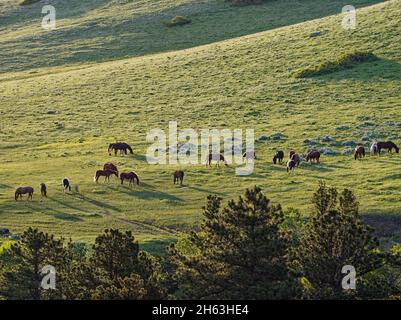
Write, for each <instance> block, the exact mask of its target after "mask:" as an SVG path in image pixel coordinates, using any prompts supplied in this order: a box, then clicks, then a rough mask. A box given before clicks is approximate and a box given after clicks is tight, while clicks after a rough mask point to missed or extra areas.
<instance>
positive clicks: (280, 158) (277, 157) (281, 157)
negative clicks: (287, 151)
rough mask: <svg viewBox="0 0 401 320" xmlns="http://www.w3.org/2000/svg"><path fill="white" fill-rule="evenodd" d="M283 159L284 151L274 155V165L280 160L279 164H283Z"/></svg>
mask: <svg viewBox="0 0 401 320" xmlns="http://www.w3.org/2000/svg"><path fill="white" fill-rule="evenodd" d="M283 159H284V151H282V150H278V151H276V152H275V153H274V157H273V163H274V164H276V163H277V160H278V163H280V164H281V163H282V162H283Z"/></svg>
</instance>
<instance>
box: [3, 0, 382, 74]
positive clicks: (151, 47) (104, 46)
mask: <svg viewBox="0 0 401 320" xmlns="http://www.w3.org/2000/svg"><path fill="white" fill-rule="evenodd" d="M20 2H21V1H20V0H8V1H6V2H5V4H4V5H3V9H2V6H1V1H0V50H1V53H2V61H1V62H2V63H1V64H0V73H1V72H10V71H19V70H28V69H31V68H37V67H47V66H59V65H68V64H72V63H73V64H75V63H80V64H82V63H93V62H99V61H105V60H115V59H121V58H124V57H133V56H141V55H144V54H149V53H155V52H161V51H174V50H178V49H184V48H191V47H195V46H198V45H202V44H207V43H213V42H217V41H221V40H224V39H230V38H233V37H239V36H243V35H247V34H251V33H255V32H259V31H264V30H268V29H274V28H278V27H282V26H287V25H291V24H294V23H299V22H303V21H306V20H311V19H317V18H320V17H324V16H327V15H331V14H337V13H339V12H341V8H342V7H343V6H344V5H346V4H348V2H347V1H346V0H332V1H318V2H316V0H285V1H273V2H271V3H267V4H264V5H258V6H248V7H241V8H238V7H232V6H230V4H229V3H227V2H226V1H224V0H202V1H199V0H136V1H127V0H111V1H110V0H85V1H81V0H69V1H65V0H52V1H51V2H49V4H52V5H53V6H54V7H55V8H56V17H57V30H55V31H52V32H48V31H45V30H43V29H42V28H41V21H42V18H43V16H44V15H43V14H41V10H42V7H43V5H44V4H45V3H47V2H45V1H40V2H38V3H34V4H32V5H29V6H19V5H18V3H20ZM378 2H381V1H379V0H355V1H353V5H354V6H356V7H357V8H360V7H364V6H367V5H370V4H373V3H378ZM176 15H183V16H186V17H188V18H189V19H191V20H192V23H191V24H189V25H186V26H183V27H175V28H168V27H166V25H165V23H166V22H167V21H168V20H169V19H171V18H172V17H174V16H176Z"/></svg>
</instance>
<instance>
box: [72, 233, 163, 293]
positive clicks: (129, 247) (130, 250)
mask: <svg viewBox="0 0 401 320" xmlns="http://www.w3.org/2000/svg"><path fill="white" fill-rule="evenodd" d="M92 249H93V254H92V256H91V257H90V259H89V260H88V261H82V262H81V263H80V264H78V265H77V266H75V267H74V268H73V272H72V273H73V276H72V277H71V281H70V285H69V295H70V296H71V297H73V298H74V299H161V298H163V297H165V291H164V289H163V288H162V287H161V285H160V277H161V272H160V271H159V269H160V266H159V263H158V261H157V259H156V258H154V257H152V256H151V255H149V254H147V253H145V252H142V251H140V250H139V245H138V243H137V242H136V241H135V238H134V236H133V235H132V233H131V232H130V231H127V232H125V233H122V232H120V231H119V230H113V229H107V230H105V232H104V233H103V234H102V235H99V236H98V237H97V238H96V240H95V244H94V245H93V248H92Z"/></svg>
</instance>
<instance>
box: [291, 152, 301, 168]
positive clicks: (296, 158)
mask: <svg viewBox="0 0 401 320" xmlns="http://www.w3.org/2000/svg"><path fill="white" fill-rule="evenodd" d="M291 152H294V153H293V154H292V156H291V158H290V160H292V161H294V162H295V165H296V166H297V167H298V166H299V164H300V163H301V157H300V156H299V154H298V153H295V151H291Z"/></svg>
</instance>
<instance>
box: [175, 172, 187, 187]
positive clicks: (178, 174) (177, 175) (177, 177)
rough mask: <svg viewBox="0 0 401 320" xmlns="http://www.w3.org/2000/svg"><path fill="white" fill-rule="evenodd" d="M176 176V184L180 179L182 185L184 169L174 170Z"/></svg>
mask: <svg viewBox="0 0 401 320" xmlns="http://www.w3.org/2000/svg"><path fill="white" fill-rule="evenodd" d="M173 177H174V184H175V183H176V182H178V181H180V185H182V183H183V181H184V171H182V170H177V171H175V172H174V174H173Z"/></svg>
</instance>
